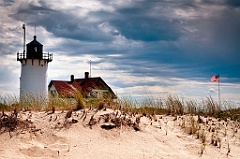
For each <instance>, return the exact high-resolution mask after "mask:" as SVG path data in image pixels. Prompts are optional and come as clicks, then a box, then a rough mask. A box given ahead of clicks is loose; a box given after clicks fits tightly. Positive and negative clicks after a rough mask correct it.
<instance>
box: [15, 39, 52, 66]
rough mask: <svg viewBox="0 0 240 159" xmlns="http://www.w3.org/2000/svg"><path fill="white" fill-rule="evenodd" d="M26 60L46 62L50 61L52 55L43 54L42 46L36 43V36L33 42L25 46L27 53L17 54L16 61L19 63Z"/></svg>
mask: <svg viewBox="0 0 240 159" xmlns="http://www.w3.org/2000/svg"><path fill="white" fill-rule="evenodd" d="M26 59H39V60H46V61H48V62H51V61H52V54H50V53H43V45H42V44H41V43H40V42H38V41H37V36H36V35H35V36H34V37H33V41H31V42H30V43H28V44H27V51H26V53H25V51H23V53H18V54H17V60H18V61H21V62H22V60H26Z"/></svg>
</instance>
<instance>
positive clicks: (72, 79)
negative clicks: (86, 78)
mask: <svg viewBox="0 0 240 159" xmlns="http://www.w3.org/2000/svg"><path fill="white" fill-rule="evenodd" d="M73 82H74V75H71V76H70V83H73Z"/></svg>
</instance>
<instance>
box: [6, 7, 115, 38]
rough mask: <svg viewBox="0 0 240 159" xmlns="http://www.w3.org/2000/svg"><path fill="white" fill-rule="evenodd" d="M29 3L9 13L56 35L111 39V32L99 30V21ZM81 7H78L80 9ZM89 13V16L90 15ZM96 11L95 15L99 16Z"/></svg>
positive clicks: (67, 11) (17, 18)
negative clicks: (13, 12)
mask: <svg viewBox="0 0 240 159" xmlns="http://www.w3.org/2000/svg"><path fill="white" fill-rule="evenodd" d="M42 5H43V6H36V5H33V4H29V5H26V6H21V7H20V8H18V11H17V12H16V13H15V14H12V15H10V16H11V17H13V18H15V19H16V20H21V21H25V22H27V24H29V25H32V26H43V27H44V28H45V29H46V30H47V31H49V32H51V33H53V34H54V35H55V36H57V37H62V38H70V39H76V40H83V41H95V42H96V41H111V40H113V38H114V37H113V36H112V35H113V34H112V33H110V34H108V33H106V32H104V31H102V30H101V28H100V26H99V24H101V22H91V21H88V18H86V17H81V16H79V15H77V14H76V15H75V14H74V13H73V12H71V11H70V12H69V10H61V11H60V10H54V9H51V8H49V7H48V6H45V4H44V3H42ZM80 9H81V8H78V10H80ZM91 14H94V13H90V14H89V16H91ZM103 14H104V13H103V12H101V14H100V13H99V12H98V13H97V14H96V15H98V16H101V15H103Z"/></svg>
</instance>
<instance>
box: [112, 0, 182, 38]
mask: <svg viewBox="0 0 240 159" xmlns="http://www.w3.org/2000/svg"><path fill="white" fill-rule="evenodd" d="M159 2H161V1H159ZM159 2H158V1H154V2H152V1H135V4H133V5H132V6H130V7H125V8H118V9H117V10H116V14H117V15H116V18H115V19H112V20H110V23H111V24H112V25H113V26H115V27H116V28H117V29H118V30H119V31H120V32H121V34H122V35H124V36H125V37H126V38H128V39H133V40H141V41H159V40H166V41H172V40H177V39H178V38H179V36H180V35H181V32H180V31H179V26H178V24H179V21H178V20H177V19H172V18H169V17H167V15H166V13H164V11H166V10H165V9H164V6H163V5H162V3H159ZM153 12H154V13H153Z"/></svg>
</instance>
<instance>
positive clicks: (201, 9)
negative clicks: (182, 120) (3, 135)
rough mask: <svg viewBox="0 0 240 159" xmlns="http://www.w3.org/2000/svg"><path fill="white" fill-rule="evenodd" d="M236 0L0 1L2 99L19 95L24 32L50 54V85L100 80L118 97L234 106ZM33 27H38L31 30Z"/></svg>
mask: <svg viewBox="0 0 240 159" xmlns="http://www.w3.org/2000/svg"><path fill="white" fill-rule="evenodd" d="M239 17H240V1H238V0H178V1H176V0H114V1H112V0H81V1H80V0H58V1H55V0H0V55H1V59H0V73H1V76H0V95H1V96H6V95H13V94H14V95H15V96H18V95H19V86H20V84H19V82H20V81H19V77H20V71H21V70H20V68H21V65H20V62H17V60H16V56H17V52H22V50H23V29H22V24H24V23H25V24H26V31H27V34H26V38H27V43H28V42H30V41H31V40H32V39H33V36H34V34H35V31H36V35H37V40H38V41H39V42H40V43H42V44H43V45H44V52H50V53H53V56H54V59H53V61H52V62H51V63H50V64H49V69H48V81H50V80H53V79H54V80H68V79H70V75H71V74H73V75H75V77H76V78H82V77H83V75H84V72H86V71H89V61H90V60H91V61H92V63H91V64H92V77H99V76H100V77H102V78H103V79H104V80H105V81H106V82H107V83H108V84H109V85H110V86H111V87H112V89H113V90H114V92H116V93H117V94H118V95H120V96H130V97H132V98H136V99H139V100H142V99H144V98H149V97H151V98H152V97H153V98H159V97H162V96H165V95H167V94H174V95H178V96H179V97H183V98H191V99H205V98H206V97H207V96H209V95H211V96H212V97H213V98H214V99H216V100H217V97H218V96H217V94H218V89H217V88H218V87H217V83H214V82H210V76H212V75H217V74H218V73H219V74H220V80H221V82H220V88H221V99H222V100H224V101H233V102H236V103H240V18H239ZM35 28H36V29H35Z"/></svg>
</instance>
